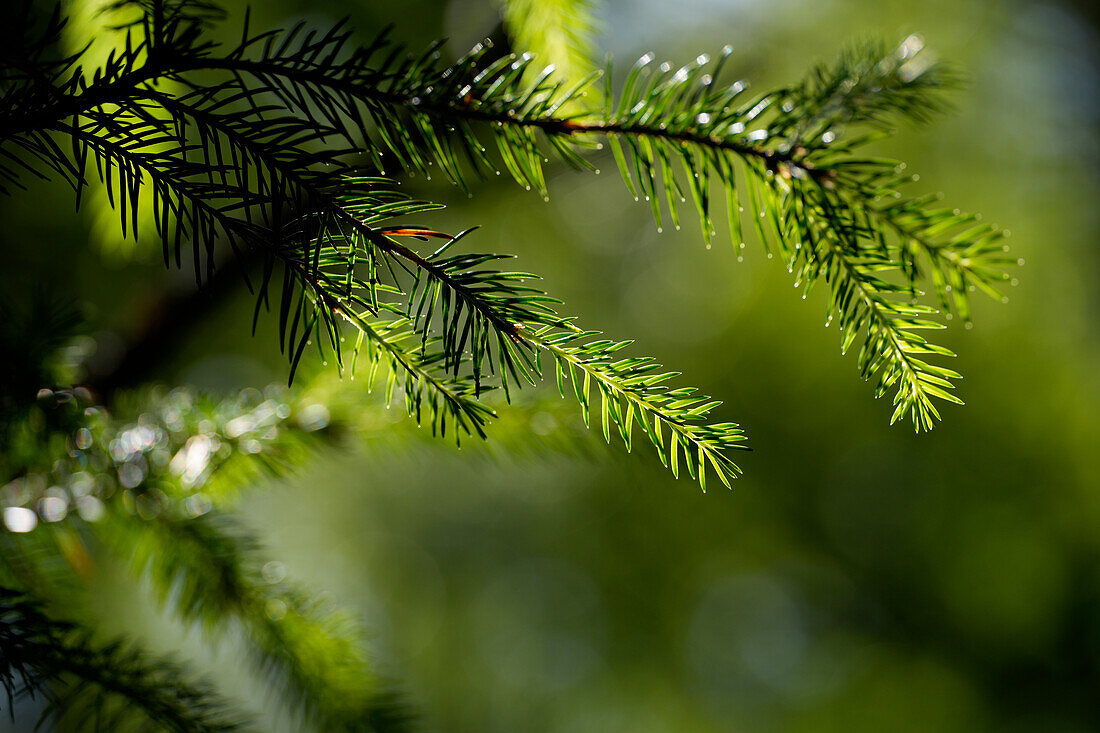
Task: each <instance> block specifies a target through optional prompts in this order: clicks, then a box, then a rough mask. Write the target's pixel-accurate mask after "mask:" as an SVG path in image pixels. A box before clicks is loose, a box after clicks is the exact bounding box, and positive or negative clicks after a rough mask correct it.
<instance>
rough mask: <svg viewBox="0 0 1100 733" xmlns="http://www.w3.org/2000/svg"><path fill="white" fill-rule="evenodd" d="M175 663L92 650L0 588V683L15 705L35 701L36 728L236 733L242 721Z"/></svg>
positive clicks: (118, 646) (120, 650)
mask: <svg viewBox="0 0 1100 733" xmlns="http://www.w3.org/2000/svg"><path fill="white" fill-rule="evenodd" d="M190 678H191V675H190V674H189V673H188V672H187V671H186V670H185V669H184V668H183V667H182V666H181V665H179V664H178V663H177V662H175V661H172V660H170V659H168V658H164V657H154V656H152V655H150V654H148V653H146V652H144V651H142V650H140V649H139V648H137V647H135V646H126V645H123V644H122V643H119V642H115V643H112V644H106V645H103V644H96V643H94V642H92V641H91V639H90V637H89V634H88V633H87V632H86V631H83V630H81V629H80V628H78V627H77V626H75V625H73V624H71V623H66V622H61V621H56V620H54V619H52V618H50V617H49V616H48V615H47V614H46V613H45V612H44V611H43V609H42V608H41V607H40V606H39V604H38V603H36V602H34V601H33V600H31V599H30V598H28V597H27V596H26V595H25V594H23V593H21V592H19V591H14V590H11V589H8V588H0V684H2V685H3V687H4V691H5V693H6V695H7V702H8V707H9V711H10V710H11V706H12V704H13V703H14V701H15V700H17V699H19V698H22V697H27V696H33V695H42V696H43V697H44V698H45V700H46V701H47V703H48V704H47V707H46V709H45V711H44V713H43V717H42V720H40V721H39V724H40V725H41V724H42V723H43V722H45V721H47V720H50V719H54V720H55V721H56V722H57V723H58V724H59V725H60V724H63V725H64V726H65V730H73V731H82V730H120V729H122V728H123V727H124V726H138V727H140V728H141V729H145V730H149V729H154V728H159V729H161V730H170V731H177V732H178V733H196V732H198V731H202V732H206V731H209V732H211V733H213V732H214V731H233V730H241V729H242V728H243V727H244V723H245V720H244V719H243V718H242V717H241V715H240V714H239V713H236V712H234V711H232V709H231V707H230V705H229V704H228V703H227V702H226V701H225V700H224V699H222V698H221V697H219V696H218V695H217V694H216V693H215V692H214V691H213V689H212V687H211V686H210V684H209V683H208V682H192V681H190Z"/></svg>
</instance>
